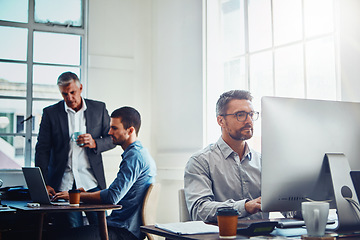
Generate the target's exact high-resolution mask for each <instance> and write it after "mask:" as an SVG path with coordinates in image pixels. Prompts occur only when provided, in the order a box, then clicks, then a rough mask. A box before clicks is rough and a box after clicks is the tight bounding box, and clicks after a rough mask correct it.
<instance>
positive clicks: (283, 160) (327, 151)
mask: <svg viewBox="0 0 360 240" xmlns="http://www.w3.org/2000/svg"><path fill="white" fill-rule="evenodd" d="M261 106H262V109H261V131H262V133H261V135H262V136H261V154H262V176H261V196H262V202H261V204H262V211H266V212H270V211H299V210H301V202H303V201H307V199H312V200H317V201H324V200H331V203H330V206H331V208H336V209H337V213H338V219H339V227H341V228H354V226H359V225H360V222H359V216H360V215H359V212H358V211H357V210H356V206H355V205H354V204H353V203H350V202H349V201H350V200H351V199H353V200H354V201H355V203H356V202H358V199H357V195H356V192H355V190H354V187H353V184H352V181H351V177H350V171H351V170H360V103H351V102H340V101H324V100H309V99H293V98H280V97H263V98H262V100H261ZM347 198H350V200H349V199H348V200H346V199H347Z"/></svg>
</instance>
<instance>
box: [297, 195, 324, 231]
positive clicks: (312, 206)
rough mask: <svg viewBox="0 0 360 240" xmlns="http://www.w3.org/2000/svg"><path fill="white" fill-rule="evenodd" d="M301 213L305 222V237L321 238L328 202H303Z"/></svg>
mask: <svg viewBox="0 0 360 240" xmlns="http://www.w3.org/2000/svg"><path fill="white" fill-rule="evenodd" d="M301 211H302V215H303V218H304V221H305V225H306V230H307V235H308V236H310V237H322V236H324V235H325V228H326V223H327V220H328V216H329V203H328V202H317V201H314V202H303V203H302V204H301Z"/></svg>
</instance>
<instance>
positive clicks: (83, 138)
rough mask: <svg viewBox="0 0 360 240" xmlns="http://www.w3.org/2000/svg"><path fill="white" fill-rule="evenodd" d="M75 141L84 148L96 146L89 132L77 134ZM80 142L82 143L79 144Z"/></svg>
mask: <svg viewBox="0 0 360 240" xmlns="http://www.w3.org/2000/svg"><path fill="white" fill-rule="evenodd" d="M76 143H77V144H78V145H79V146H80V147H82V148H85V147H88V148H96V142H95V140H94V139H93V137H92V136H91V134H90V133H85V134H81V135H79V136H78V138H77V140H76ZM81 144H83V145H82V146H81Z"/></svg>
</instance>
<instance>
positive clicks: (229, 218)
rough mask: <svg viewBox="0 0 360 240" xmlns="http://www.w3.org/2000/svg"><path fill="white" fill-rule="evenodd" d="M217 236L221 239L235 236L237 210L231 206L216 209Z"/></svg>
mask: <svg viewBox="0 0 360 240" xmlns="http://www.w3.org/2000/svg"><path fill="white" fill-rule="evenodd" d="M216 215H217V220H218V226H219V237H220V238H221V239H234V238H236V230H237V223H238V216H239V212H238V211H237V210H236V209H233V208H231V207H222V208H219V209H218V210H217V213H216Z"/></svg>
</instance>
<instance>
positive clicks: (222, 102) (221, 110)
mask: <svg viewBox="0 0 360 240" xmlns="http://www.w3.org/2000/svg"><path fill="white" fill-rule="evenodd" d="M233 99H239V100H249V101H250V102H251V101H252V99H253V97H252V96H251V93H250V92H249V91H245V90H231V91H228V92H224V93H223V94H221V95H220V98H219V99H218V101H217V103H216V116H219V115H222V114H225V113H226V111H227V104H228V103H229V102H230V101H231V100H233Z"/></svg>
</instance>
